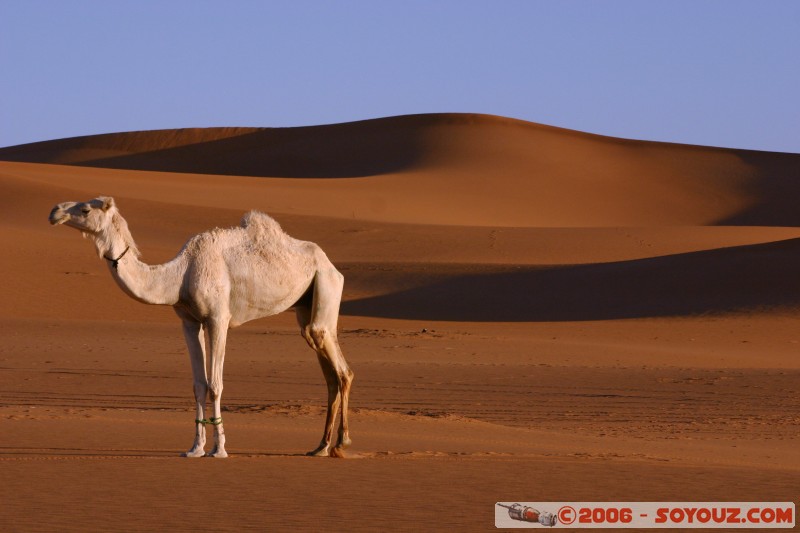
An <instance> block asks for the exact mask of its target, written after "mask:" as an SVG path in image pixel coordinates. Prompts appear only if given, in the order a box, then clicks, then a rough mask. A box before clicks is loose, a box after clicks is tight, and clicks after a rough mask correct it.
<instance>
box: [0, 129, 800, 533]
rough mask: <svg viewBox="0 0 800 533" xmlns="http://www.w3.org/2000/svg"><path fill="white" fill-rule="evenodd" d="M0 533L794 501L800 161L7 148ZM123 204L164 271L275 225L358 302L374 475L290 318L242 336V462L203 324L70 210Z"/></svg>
mask: <svg viewBox="0 0 800 533" xmlns="http://www.w3.org/2000/svg"><path fill="white" fill-rule="evenodd" d="M0 184H1V185H0V186H1V187H2V192H3V194H2V195H0V206H1V207H2V209H0V244H2V246H3V249H4V254H3V260H2V262H0V279H2V280H3V284H2V287H3V288H2V305H1V306H0V376H2V379H1V380H0V384H1V386H0V420H2V431H0V478H2V480H3V481H2V483H0V501H2V502H3V505H2V507H0V530H2V531H50V530H53V531H55V530H58V531H73V530H74V531H108V530H130V531H134V530H136V531H141V530H153V529H167V528H169V529H172V530H182V529H206V528H208V529H217V530H218V529H223V530H240V529H245V528H253V529H264V530H279V529H287V528H289V529H290V528H297V529H305V530H310V529H320V528H323V527H324V528H325V529H330V530H339V531H345V530H347V531H349V530H368V531H375V530H379V529H386V530H397V529H404V528H412V527H413V528H414V529H421V530H446V529H447V530H453V529H455V530H487V529H493V528H494V503H495V502H497V501H658V500H666V501H793V500H796V498H797V494H798V489H800V275H799V273H800V209H797V198H800V155H798V154H782V153H767V152H753V151H744V150H730V149H722V148H707V147H697V146H684V145H676V144H665V143H653V142H643V141H628V140H622V139H615V138H609V137H602V136H597V135H590V134H586V133H580V132H574V131H569V130H563V129H559V128H554V127H549V126H541V125H537V124H532V123H527V122H522V121H518V120H512V119H506V118H501V117H493V116H484V115H466V114H464V115H458V114H440V115H415V116H403V117H393V118H386V119H378V120H369V121H361V122H354V123H348V124H338V125H329V126H316V127H302V128H276V129H270V128H209V129H184V130H168V131H148V132H134V133H117V134H107V135H97V136H90V137H82V138H74V139H63V140H55V141H48V142H42V143H35V144H29V145H22V146H17V147H8V148H2V149H0ZM100 194H104V195H111V196H114V197H115V199H116V201H117V204H118V205H119V208H120V211H121V212H122V214H123V216H125V218H126V219H127V221H128V223H129V225H130V228H131V231H132V233H133V236H134V238H135V239H136V241H137V244H138V246H139V248H140V249H141V251H142V252H143V257H142V258H143V260H144V261H146V262H149V263H153V264H155V263H161V262H164V261H167V260H169V259H170V258H172V257H173V256H174V255H175V254H176V253H177V251H178V250H179V249H180V247H181V246H182V245H183V243H184V242H185V241H186V240H187V239H188V238H189V237H191V236H192V235H194V234H196V233H199V232H201V231H204V230H206V229H209V228H212V227H217V226H218V227H226V226H233V225H236V224H238V222H239V219H240V218H241V216H242V214H243V213H244V212H246V211H248V210H250V209H259V210H262V211H265V212H267V213H269V214H270V215H272V216H273V217H274V218H276V219H277V220H278V221H279V222H280V223H281V224H282V226H283V227H284V229H286V231H287V232H288V233H289V234H291V235H293V236H295V237H297V238H300V239H304V240H310V241H314V242H316V243H317V244H319V245H320V246H321V247H322V248H323V249H324V250H325V251H326V253H327V254H328V256H329V257H330V258H331V260H332V261H333V262H334V264H336V265H337V267H339V269H340V270H341V271H342V273H344V274H345V276H346V282H345V294H344V302H343V304H342V314H341V317H340V321H339V329H340V341H341V344H342V348H343V350H344V352H345V355H346V356H347V359H348V361H349V362H350V364H351V366H352V367H353V369H354V371H355V373H356V380H355V384H354V386H353V393H352V397H351V407H352V418H351V433H352V437H353V446H352V447H351V449H350V450H349V452H350V454H351V459H349V460H334V459H324V458H309V457H305V456H304V455H303V454H304V452H306V451H308V450H311V449H313V448H314V447H315V446H316V444H317V443H318V439H319V433H320V431H321V429H322V425H323V409H324V405H325V399H326V393H325V385H324V380H323V376H322V373H321V371H320V369H319V367H318V364H317V362H316V357H315V356H314V353H313V351H311V350H310V349H309V348H308V347H307V346H306V344H305V342H304V341H303V339H302V338H301V337H300V336H299V332H298V329H297V326H296V323H295V318H294V315H293V314H292V313H291V312H288V313H283V314H281V315H279V316H276V317H272V318H269V319H264V320H259V321H255V322H251V323H248V324H246V325H245V326H242V327H241V328H237V329H235V330H233V331H231V334H230V336H229V337H228V351H227V356H226V365H225V392H224V395H223V405H224V406H225V408H224V409H225V413H224V415H225V420H226V432H227V437H228V445H227V448H228V452H229V453H230V454H231V457H230V458H228V459H226V460H215V459H210V458H204V459H196V460H189V459H183V458H180V457H179V454H180V452H182V451H185V450H186V449H188V447H189V446H190V445H191V442H192V436H193V422H192V421H193V418H194V415H193V398H192V385H191V371H190V368H189V361H188V357H187V355H186V348H185V345H184V343H183V338H182V334H181V331H180V323H179V320H178V319H177V317H175V315H174V313H173V311H172V310H171V309H169V308H167V307H154V306H146V305H142V304H139V303H137V302H135V301H133V300H131V299H130V298H128V297H127V296H125V295H124V294H123V293H122V291H120V290H119V288H118V287H117V286H116V285H115V284H114V282H113V281H112V279H111V276H110V275H109V273H108V271H107V266H106V264H105V262H104V261H102V260H100V259H98V257H97V256H96V255H95V253H94V249H93V247H92V246H91V244H90V243H89V242H88V241H83V240H82V239H81V238H80V236H79V235H78V233H77V232H75V231H73V230H67V229H65V228H60V227H55V228H53V227H50V225H49V224H48V222H47V215H48V213H49V211H50V209H51V208H52V206H53V205H54V204H56V203H58V202H63V201H67V200H73V201H76V200H87V199H90V198H93V197H95V196H98V195H100Z"/></svg>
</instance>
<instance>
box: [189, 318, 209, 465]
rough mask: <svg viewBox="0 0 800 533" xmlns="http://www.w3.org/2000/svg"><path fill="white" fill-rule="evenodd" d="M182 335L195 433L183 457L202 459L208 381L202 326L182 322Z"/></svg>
mask: <svg viewBox="0 0 800 533" xmlns="http://www.w3.org/2000/svg"><path fill="white" fill-rule="evenodd" d="M183 335H184V337H185V338H186V346H187V347H188V348H189V359H190V360H191V363H192V375H193V376H194V399H195V404H196V407H197V410H196V412H195V433H194V444H192V448H191V449H190V450H189V451H188V452H186V453H184V454H183V456H184V457H202V456H204V455H205V445H206V429H205V417H206V415H205V412H206V396H208V380H207V378H206V349H205V339H204V338H203V325H202V324H200V323H199V322H196V321H194V320H191V319H187V318H184V320H183Z"/></svg>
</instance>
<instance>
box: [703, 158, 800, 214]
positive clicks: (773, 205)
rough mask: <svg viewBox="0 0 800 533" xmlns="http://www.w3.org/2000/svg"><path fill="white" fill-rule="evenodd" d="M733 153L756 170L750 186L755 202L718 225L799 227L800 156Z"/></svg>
mask: <svg viewBox="0 0 800 533" xmlns="http://www.w3.org/2000/svg"><path fill="white" fill-rule="evenodd" d="M736 154H737V155H738V156H739V157H740V158H741V159H742V161H744V162H745V163H746V164H747V165H749V166H751V167H752V168H754V169H755V171H756V180H755V183H754V184H753V185H752V187H753V189H754V190H753V194H754V196H755V197H756V198H758V201H757V202H756V204H755V205H753V206H752V207H750V208H749V209H746V210H744V211H743V212H741V213H738V214H736V215H734V216H732V217H730V218H729V219H727V220H723V221H720V222H719V223H718V225H727V226H800V209H798V206H797V199H798V197H800V155H798V154H786V153H773V152H755V151H747V150H737V151H736Z"/></svg>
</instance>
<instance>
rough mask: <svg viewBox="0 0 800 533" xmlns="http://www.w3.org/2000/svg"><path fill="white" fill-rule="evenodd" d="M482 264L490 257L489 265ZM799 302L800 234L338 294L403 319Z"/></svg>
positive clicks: (558, 317) (543, 318)
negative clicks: (364, 294) (356, 295)
mask: <svg viewBox="0 0 800 533" xmlns="http://www.w3.org/2000/svg"><path fill="white" fill-rule="evenodd" d="M489 268H491V267H489ZM798 304H800V239H792V240H788V241H781V242H776V243H769V244H759V245H751V246H740V247H732V248H725V249H718V250H710V251H703V252H692V253H686V254H679V255H671V256H664V257H656V258H650V259H641V260H635V261H623V262H618V263H603V264H593V265H580V266H565V267H543V268H525V267H523V268H518V269H515V270H511V269H506V270H505V271H497V269H495V270H494V271H492V272H485V273H477V274H466V275H464V274H456V275H454V276H452V277H449V278H443V279H442V278H440V279H439V280H438V281H435V282H433V283H430V284H427V285H425V286H420V287H416V288H412V289H408V290H403V291H398V292H394V293H390V294H386V295H382V296H376V297H370V298H363V299H358V300H352V301H346V302H343V303H342V313H343V314H345V315H354V316H373V317H383V318H399V319H412V320H442V321H467V322H554V321H583V320H613V319H626V318H647V317H667V316H691V315H702V314H706V313H708V314H715V313H725V312H734V311H747V310H754V309H775V308H788V307H793V306H797V305H798Z"/></svg>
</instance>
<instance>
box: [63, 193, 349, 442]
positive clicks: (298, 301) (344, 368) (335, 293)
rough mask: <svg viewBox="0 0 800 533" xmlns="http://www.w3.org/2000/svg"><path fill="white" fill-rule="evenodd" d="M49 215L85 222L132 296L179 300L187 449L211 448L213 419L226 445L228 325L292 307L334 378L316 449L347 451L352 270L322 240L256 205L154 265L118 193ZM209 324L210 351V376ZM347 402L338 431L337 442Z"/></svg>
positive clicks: (72, 223) (217, 438) (217, 437)
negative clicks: (189, 431)
mask: <svg viewBox="0 0 800 533" xmlns="http://www.w3.org/2000/svg"><path fill="white" fill-rule="evenodd" d="M50 223H51V224H54V225H55V224H64V225H66V226H69V227H72V228H75V229H77V230H80V231H81V233H83V236H84V237H86V238H89V239H90V240H92V241H93V242H94V245H95V247H96V248H97V254H98V255H99V256H100V257H102V258H104V259H105V260H106V263H107V265H108V269H109V271H110V272H111V275H112V276H113V278H114V280H115V281H116V282H117V284H118V285H119V286H120V288H121V289H122V290H123V291H125V293H126V294H128V296H130V297H132V298H134V299H135V300H138V301H140V302H143V303H147V304H156V305H171V306H173V308H174V309H175V312H176V313H177V314H178V316H179V317H180V318H181V320H182V321H183V334H184V336H185V337H186V344H187V346H188V348H189V357H190V359H191V363H192V373H193V375H194V397H195V401H196V402H197V415H196V418H195V437H194V444H193V445H192V448H191V449H190V450H189V451H188V452H186V453H185V454H183V455H185V456H186V457H201V456H203V455H206V453H205V442H206V433H205V426H206V424H209V425H211V426H213V427H214V447H213V449H212V450H211V452H210V453H208V455H210V456H212V457H227V455H228V454H227V453H226V452H225V432H224V430H223V426H222V411H221V407H220V399H221V397H222V366H223V363H224V361H225V340H226V338H227V335H228V328H229V327H236V326H238V325H240V324H243V323H245V322H247V321H249V320H254V319H256V318H261V317H266V316H271V315H274V314H277V313H280V312H282V311H285V310H287V309H289V308H292V307H294V309H295V311H296V313H297V321H298V323H299V325H300V333H301V335H302V336H303V337H304V338H305V340H306V342H308V344H309V345H310V346H311V347H312V348H313V349H314V351H316V352H317V358H318V359H319V363H320V365H321V366H322V372H323V374H324V375H325V381H326V383H327V386H328V410H327V414H326V417H325V430H324V431H323V433H322V441H321V442H320V445H319V446H318V447H317V448H316V449H315V450H313V451H311V452H308V455H317V456H328V455H331V456H341V455H343V454H342V449H343V448H345V447H347V446H348V445H349V444H350V442H351V441H350V436H349V431H348V422H347V407H348V400H349V396H350V386H351V384H352V382H353V376H354V375H353V371H352V370H350V367H349V366H348V365H347V362H346V361H345V359H344V356H343V355H342V351H341V349H340V348H339V342H338V340H337V334H336V332H337V329H336V328H337V321H338V316H339V304H340V301H341V297H342V287H343V285H344V277H343V276H342V274H340V273H339V272H338V271H337V270H336V268H335V267H334V266H333V264H331V262H330V260H329V259H328V257H327V256H326V255H325V253H324V252H323V251H322V249H320V247H319V246H317V245H316V244H314V243H311V242H306V241H300V240H297V239H294V238H292V237H290V236H289V235H287V234H286V233H284V231H283V230H282V229H281V227H280V225H278V223H277V222H276V221H275V220H273V219H272V218H270V217H269V216H267V215H265V214H263V213H259V212H257V211H251V212H249V213H247V214H246V215H245V216H244V217H243V218H242V222H241V225H240V227H237V228H228V229H213V230H211V231H207V232H205V233H201V234H199V235H196V236H194V237H192V238H191V239H189V241H188V242H187V243H186V244H185V245H184V246H183V248H182V249H181V251H180V252H179V253H178V255H177V256H176V257H175V258H174V259H173V260H171V261H169V262H168V263H164V264H162V265H156V266H151V265H147V264H145V263H143V262H142V261H140V260H139V255H140V254H139V250H138V249H137V248H136V244H135V243H134V242H133V238H132V237H131V233H130V231H129V230H128V224H127V222H125V219H124V218H122V216H121V215H120V214H119V211H118V210H117V207H116V205H115V203H114V199H113V198H109V197H103V196H101V197H99V198H95V199H93V200H89V201H88V202H64V203H61V204H58V205H56V206H55V207H54V208H53V210H52V211H51V212H50ZM204 331H206V332H207V333H208V342H209V352H210V354H211V364H210V370H211V377H210V379H209V378H208V374H207V372H206V349H205V336H204ZM206 397H209V398H210V401H211V402H212V403H213V407H212V412H213V416H211V417H210V418H206V414H205V412H206V411H205V410H206ZM340 404H341V422H340V424H339V434H338V440H337V442H336V446H335V447H333V448H331V435H332V432H333V424H334V421H335V418H336V416H337V413H338V411H339V407H340Z"/></svg>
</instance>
